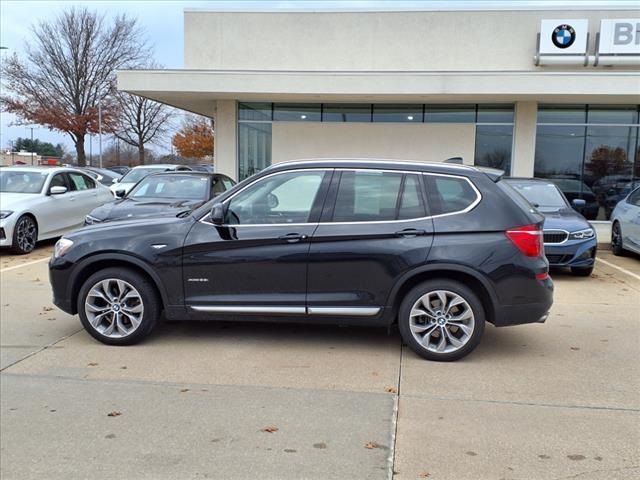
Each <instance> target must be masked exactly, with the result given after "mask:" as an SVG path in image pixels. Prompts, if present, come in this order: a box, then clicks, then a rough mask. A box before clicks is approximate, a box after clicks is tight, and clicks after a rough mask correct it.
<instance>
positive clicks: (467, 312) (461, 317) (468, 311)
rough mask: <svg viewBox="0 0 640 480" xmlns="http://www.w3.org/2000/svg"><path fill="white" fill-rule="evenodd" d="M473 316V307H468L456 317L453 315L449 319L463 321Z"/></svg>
mask: <svg viewBox="0 0 640 480" xmlns="http://www.w3.org/2000/svg"><path fill="white" fill-rule="evenodd" d="M472 317H473V312H471V309H470V308H468V307H467V308H466V309H465V311H464V312H462V313H461V314H460V315H456V316H455V317H452V318H451V320H449V321H450V322H461V321H463V320H469V319H470V318H472Z"/></svg>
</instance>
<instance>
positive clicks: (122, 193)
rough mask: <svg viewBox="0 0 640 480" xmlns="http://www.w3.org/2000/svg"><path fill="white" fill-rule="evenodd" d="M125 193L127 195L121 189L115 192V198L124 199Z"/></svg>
mask: <svg viewBox="0 0 640 480" xmlns="http://www.w3.org/2000/svg"><path fill="white" fill-rule="evenodd" d="M125 193H127V192H125V191H124V189H123V188H121V189H120V190H116V197H118V198H122V197H124V194H125Z"/></svg>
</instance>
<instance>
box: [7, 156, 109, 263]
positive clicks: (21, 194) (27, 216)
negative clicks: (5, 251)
mask: <svg viewBox="0 0 640 480" xmlns="http://www.w3.org/2000/svg"><path fill="white" fill-rule="evenodd" d="M113 199H114V198H113V194H112V193H111V191H110V190H109V189H108V188H107V187H105V186H104V185H101V184H100V183H98V182H97V181H96V180H95V179H93V178H91V177H90V176H89V175H87V174H86V173H84V172H81V171H80V170H76V169H73V168H61V167H6V168H2V169H0V247H11V250H12V251H13V252H14V253H29V252H30V251H32V250H33V249H34V247H35V245H36V242H37V241H39V240H45V239H47V238H54V237H59V236H61V235H62V234H64V233H66V232H68V231H70V230H73V229H75V228H78V227H81V226H82V225H83V224H84V217H85V216H86V215H87V213H89V212H90V211H91V210H93V209H94V208H96V207H99V206H100V205H103V204H104V203H106V202H110V201H112V200H113Z"/></svg>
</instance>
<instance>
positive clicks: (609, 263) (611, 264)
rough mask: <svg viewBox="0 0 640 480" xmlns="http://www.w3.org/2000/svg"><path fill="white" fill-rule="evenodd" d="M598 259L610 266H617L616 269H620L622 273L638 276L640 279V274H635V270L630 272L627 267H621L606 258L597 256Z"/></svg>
mask: <svg viewBox="0 0 640 480" xmlns="http://www.w3.org/2000/svg"><path fill="white" fill-rule="evenodd" d="M596 260H597V261H599V262H602V263H604V264H605V265H607V266H608V267H611V268H615V269H616V270H620V271H621V272H622V273H625V274H627V275H629V276H630V277H633V278H637V279H638V280H640V275H637V274H635V273H633V272H630V271H629V270H627V269H626V268H622V267H619V266H618V265H616V264H615V263H611V262H607V261H606V260H602V259H601V258H596Z"/></svg>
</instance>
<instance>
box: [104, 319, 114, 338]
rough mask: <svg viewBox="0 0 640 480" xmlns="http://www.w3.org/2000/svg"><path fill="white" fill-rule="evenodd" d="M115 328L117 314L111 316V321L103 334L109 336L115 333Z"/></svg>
mask: <svg viewBox="0 0 640 480" xmlns="http://www.w3.org/2000/svg"><path fill="white" fill-rule="evenodd" d="M115 328H116V319H115V315H112V316H111V323H110V324H109V326H108V327H107V328H106V329H105V330H104V332H102V334H103V335H106V336H108V337H109V336H111V335H113V331H114V330H115Z"/></svg>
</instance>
